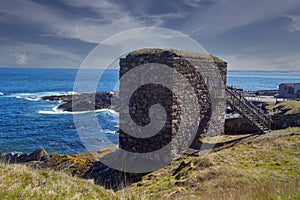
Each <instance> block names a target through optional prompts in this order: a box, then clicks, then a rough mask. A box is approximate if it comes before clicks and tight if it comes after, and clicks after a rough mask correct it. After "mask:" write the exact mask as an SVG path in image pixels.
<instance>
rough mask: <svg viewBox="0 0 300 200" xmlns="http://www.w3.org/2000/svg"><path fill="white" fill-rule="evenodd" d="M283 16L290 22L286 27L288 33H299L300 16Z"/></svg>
mask: <svg viewBox="0 0 300 200" xmlns="http://www.w3.org/2000/svg"><path fill="white" fill-rule="evenodd" d="M285 16H286V17H287V18H289V19H291V22H290V24H289V26H288V27H287V29H288V31H290V32H295V31H300V15H285Z"/></svg>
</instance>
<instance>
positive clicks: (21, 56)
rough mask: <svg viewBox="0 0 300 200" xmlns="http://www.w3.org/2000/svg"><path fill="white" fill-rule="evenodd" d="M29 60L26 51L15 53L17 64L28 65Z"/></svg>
mask: <svg viewBox="0 0 300 200" xmlns="http://www.w3.org/2000/svg"><path fill="white" fill-rule="evenodd" d="M28 61H29V59H28V57H27V55H26V53H15V63H16V64H17V65H27V64H28Z"/></svg>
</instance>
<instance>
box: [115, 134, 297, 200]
mask: <svg viewBox="0 0 300 200" xmlns="http://www.w3.org/2000/svg"><path fill="white" fill-rule="evenodd" d="M299 163H300V136H299V135H294V136H281V137H265V136H264V137H259V138H256V139H251V140H247V141H245V142H242V143H240V144H238V145H236V146H235V147H234V148H228V149H225V150H222V151H219V152H215V153H211V154H208V155H207V156H205V157H202V158H195V157H194V158H185V159H182V160H178V161H175V162H174V163H173V164H172V165H171V166H168V167H166V168H164V169H160V170H158V171H155V172H153V173H151V174H149V175H147V176H145V177H143V181H141V182H139V183H136V184H134V185H132V186H130V187H129V188H126V189H124V190H123V191H120V192H119V194H122V193H123V194H125V196H127V198H128V199H131V198H132V196H135V199H224V200H225V199H226V200H227V199H300V165H299Z"/></svg>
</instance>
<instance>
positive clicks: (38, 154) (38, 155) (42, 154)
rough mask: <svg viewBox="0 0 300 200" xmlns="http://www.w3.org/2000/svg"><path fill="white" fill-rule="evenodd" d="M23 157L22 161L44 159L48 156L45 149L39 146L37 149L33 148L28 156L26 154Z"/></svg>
mask: <svg viewBox="0 0 300 200" xmlns="http://www.w3.org/2000/svg"><path fill="white" fill-rule="evenodd" d="M23 157H24V162H30V161H44V160H47V159H48V158H49V155H48V153H47V152H46V150H45V149H43V148H39V149H37V150H35V151H34V152H32V153H31V154H29V156H27V157H25V156H23Z"/></svg>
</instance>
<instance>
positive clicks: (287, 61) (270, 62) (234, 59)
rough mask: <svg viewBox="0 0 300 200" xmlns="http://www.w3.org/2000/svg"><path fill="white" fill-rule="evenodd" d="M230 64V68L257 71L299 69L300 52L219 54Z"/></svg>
mask: <svg viewBox="0 0 300 200" xmlns="http://www.w3.org/2000/svg"><path fill="white" fill-rule="evenodd" d="M219 56H220V57H221V58H222V59H224V60H226V61H227V62H228V64H229V69H230V70H257V71H274V70H278V71H288V70H291V71H293V70H294V71H297V70H299V66H300V60H299V57H300V53H294V54H291V55H285V56H272V57H261V56H254V55H248V54H242V53H241V54H231V55H226V54H222V55H219Z"/></svg>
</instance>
